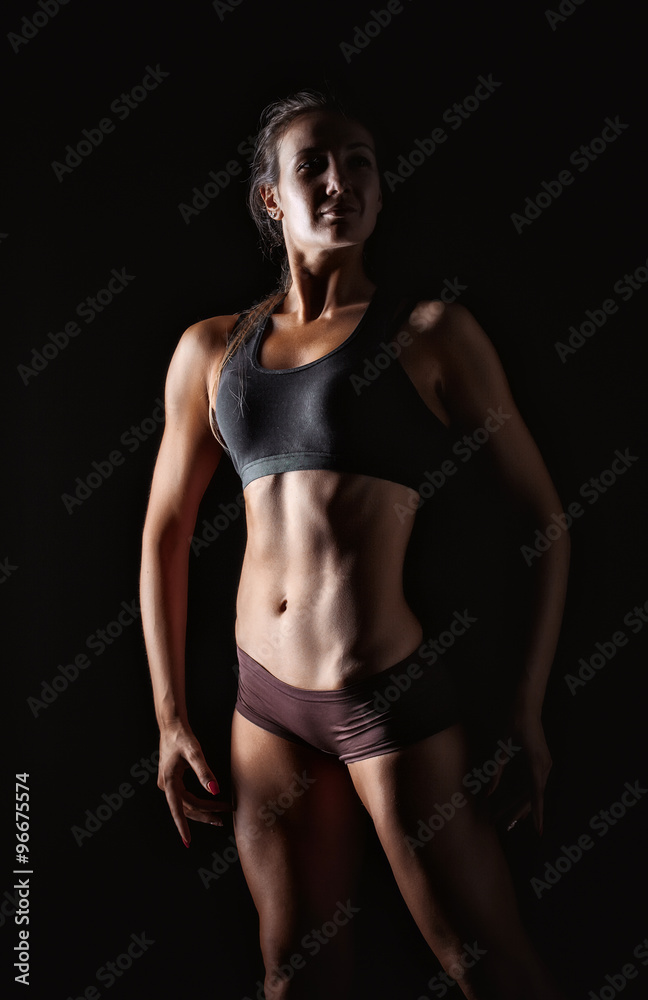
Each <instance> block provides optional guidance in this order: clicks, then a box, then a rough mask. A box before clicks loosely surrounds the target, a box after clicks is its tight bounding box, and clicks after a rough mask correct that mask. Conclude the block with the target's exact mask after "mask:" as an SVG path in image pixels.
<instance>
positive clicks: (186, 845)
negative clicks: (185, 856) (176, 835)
mask: <svg viewBox="0 0 648 1000" xmlns="http://www.w3.org/2000/svg"><path fill="white" fill-rule="evenodd" d="M182 843H183V844H184V845H185V847H189V844H190V841H189V840H185V839H184V837H183V838H182Z"/></svg>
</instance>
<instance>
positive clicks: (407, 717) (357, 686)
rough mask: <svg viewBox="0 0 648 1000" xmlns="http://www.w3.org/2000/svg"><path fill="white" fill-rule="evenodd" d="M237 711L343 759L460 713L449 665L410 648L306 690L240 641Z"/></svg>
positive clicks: (391, 746) (373, 752)
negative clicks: (348, 677) (387, 662)
mask: <svg viewBox="0 0 648 1000" xmlns="http://www.w3.org/2000/svg"><path fill="white" fill-rule="evenodd" d="M237 654H238V661H239V684H238V696H237V700H236V710H237V712H239V713H240V714H241V715H242V716H244V718H246V719H248V720H249V721H250V722H253V723H254V724H255V725H256V726H260V727H261V729H265V730H267V731H268V732H269V733H275V735H276V736H282V737H283V738H284V739H286V740H290V741H291V742H293V743H298V744H300V745H301V746H309V747H313V748H315V749H316V750H320V751H322V753H328V754H333V755H334V756H336V757H337V758H338V759H339V760H341V761H342V762H343V763H345V764H352V763H354V762H355V761H358V760H365V759H366V758H367V757H377V756H379V755H380V754H385V753H391V752H392V751H393V750H400V749H402V748H403V747H405V746H408V745H409V744H411V743H416V742H417V741H418V740H422V739H425V737H426V736H432V735H433V734H434V733H438V732H441V730H443V729H447V728H448V726H452V725H454V724H455V723H456V722H459V721H460V719H461V713H460V702H459V696H458V693H457V690H456V688H455V684H454V682H453V679H452V677H451V674H450V671H449V670H448V669H447V667H445V666H444V665H443V664H441V663H435V664H430V663H426V662H425V660H423V659H421V657H420V656H419V655H418V652H417V651H415V652H414V653H412V654H411V655H410V656H406V657H405V659H404V660H401V661H400V662H399V663H396V664H394V666H393V667H388V668H387V669H386V670H382V671H380V673H377V674H372V675H371V676H369V677H363V678H362V679H361V680H358V681H353V682H352V683H351V684H346V685H345V686H344V687H342V688H337V689H335V690H332V691H331V690H329V691H311V690H308V689H305V688H298V687H294V686H293V685H292V684H286V683H285V681H282V680H279V678H278V677H275V676H274V674H271V673H270V672H269V671H267V670H266V669H265V667H263V666H262V665H261V664H260V663H258V662H257V661H256V660H254V659H253V658H252V657H251V656H249V655H248V654H247V653H246V652H245V651H244V650H242V649H240V648H239V647H237Z"/></svg>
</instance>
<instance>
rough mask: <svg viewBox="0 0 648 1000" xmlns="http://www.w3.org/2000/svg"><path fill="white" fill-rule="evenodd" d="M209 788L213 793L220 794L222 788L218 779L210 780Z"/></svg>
mask: <svg viewBox="0 0 648 1000" xmlns="http://www.w3.org/2000/svg"><path fill="white" fill-rule="evenodd" d="M207 788H208V789H209V791H210V792H211V793H212V795H218V793H219V792H220V788H219V787H218V782H217V781H210V782H209V783H208V785H207Z"/></svg>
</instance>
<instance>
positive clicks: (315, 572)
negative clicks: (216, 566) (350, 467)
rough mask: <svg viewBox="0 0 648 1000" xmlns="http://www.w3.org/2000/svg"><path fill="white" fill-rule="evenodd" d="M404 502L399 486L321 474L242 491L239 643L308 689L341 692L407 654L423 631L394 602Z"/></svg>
mask: <svg viewBox="0 0 648 1000" xmlns="http://www.w3.org/2000/svg"><path fill="white" fill-rule="evenodd" d="M415 500H416V495H415V493H414V491H413V490H411V489H409V488H408V487H407V486H403V485H400V484H398V483H393V482H388V481H387V480H384V479H375V478H372V477H370V476H363V475H355V474H349V473H340V472H331V471H328V470H308V471H293V472H285V473H282V474H280V475H270V476H264V477H262V478H260V479H256V480H253V481H252V482H251V483H249V485H248V486H247V487H246V489H245V511H246V520H247V534H248V538H247V546H246V550H245V557H244V560H243V567H242V570H241V578H240V583H239V590H238V597H237V607H236V611H237V619H236V640H237V643H238V645H239V646H240V647H241V648H242V649H244V650H245V652H246V653H248V654H249V655H250V656H251V657H253V659H255V660H257V661H258V662H259V663H261V664H262V665H263V666H264V667H265V669H266V670H268V671H269V672H270V673H272V674H274V675H275V676H276V677H278V678H280V679H281V680H283V681H285V682H286V683H287V684H292V685H294V686H295V687H300V688H307V689H311V690H332V689H336V688H340V687H344V686H345V685H346V684H349V683H351V682H353V681H355V680H359V679H361V678H362V677H366V676H369V675H371V674H374V673H378V672H379V671H381V670H385V669H387V668H388V667H390V666H392V665H393V664H394V663H398V661H399V660H402V659H404V658H405V657H407V656H408V655H409V654H410V653H412V652H413V651H414V650H415V649H416V648H417V646H418V645H419V644H420V642H421V639H422V628H421V625H420V623H419V621H418V619H417V618H416V616H415V615H414V614H413V612H412V610H411V609H410V607H409V606H408V604H407V602H406V600H405V596H404V593H403V563H404V559H405V552H406V549H407V543H408V541H409V537H410V534H411V531H412V524H413V521H414V510H415V506H416V504H415V502H413V501H415ZM403 510H406V511H408V512H411V516H410V514H409V513H408V514H406V515H405V516H404V515H403V513H402V512H403ZM399 513H400V516H399Z"/></svg>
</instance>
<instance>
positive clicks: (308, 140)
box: [279, 111, 374, 162]
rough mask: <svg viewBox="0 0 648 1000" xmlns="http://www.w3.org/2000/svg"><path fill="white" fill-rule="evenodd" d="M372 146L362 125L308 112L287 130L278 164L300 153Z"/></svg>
mask: <svg viewBox="0 0 648 1000" xmlns="http://www.w3.org/2000/svg"><path fill="white" fill-rule="evenodd" d="M351 143H366V144H367V145H368V146H369V147H370V148H371V149H373V148H374V142H373V138H372V135H371V132H369V131H368V130H367V129H366V128H365V127H364V125H361V124H360V123H359V122H356V121H350V120H349V119H347V118H343V117H342V116H341V115H336V114H334V113H332V112H330V111H309V112H307V113H305V114H303V115H300V116H299V118H297V119H296V120H295V121H294V122H293V123H292V124H291V125H290V127H289V128H288V129H287V130H286V132H285V134H284V136H283V139H282V140H281V143H280V146H279V159H280V161H283V162H287V161H288V160H290V159H292V157H293V156H295V155H296V154H297V153H298V152H299V151H300V150H303V149H318V148H322V149H329V148H339V147H344V146H348V145H350V144H351Z"/></svg>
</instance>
